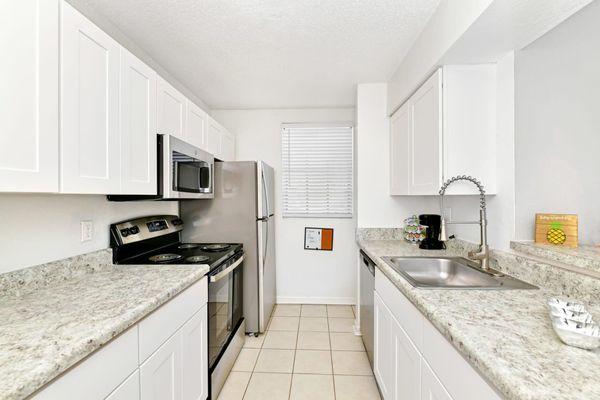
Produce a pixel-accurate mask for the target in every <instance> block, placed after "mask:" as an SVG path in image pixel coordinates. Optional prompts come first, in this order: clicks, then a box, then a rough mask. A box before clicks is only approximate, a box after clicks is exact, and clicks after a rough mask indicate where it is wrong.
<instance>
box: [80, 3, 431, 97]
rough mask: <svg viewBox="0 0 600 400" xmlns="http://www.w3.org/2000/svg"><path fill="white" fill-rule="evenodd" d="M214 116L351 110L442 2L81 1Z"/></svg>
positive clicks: (394, 63)
mask: <svg viewBox="0 0 600 400" xmlns="http://www.w3.org/2000/svg"><path fill="white" fill-rule="evenodd" d="M81 2H82V3H85V4H86V5H88V6H90V7H92V8H94V9H95V10H96V11H97V12H99V13H101V14H103V15H104V16H105V17H107V18H108V19H109V20H110V21H111V22H113V23H114V24H115V25H116V26H117V27H118V28H119V29H120V30H121V31H123V33H125V34H126V35H127V36H129V38H131V39H132V40H133V41H134V42H136V44H138V45H139V46H140V47H141V48H143V49H144V50H145V51H146V52H147V53H148V54H149V55H150V56H151V57H152V58H153V59H154V60H155V61H156V62H158V63H159V64H160V65H161V66H162V67H164V68H165V69H166V70H167V71H169V73H171V74H172V75H173V76H174V77H175V78H176V79H178V80H179V81H180V82H181V83H183V84H184V85H185V86H187V87H188V88H189V89H190V90H191V91H192V92H193V93H194V94H196V95H197V96H198V97H200V98H202V99H203V100H204V101H205V102H206V103H207V104H208V105H209V106H210V107H211V108H213V109H219V108H296V107H297V108H300V107H343V106H352V105H354V103H355V100H354V97H355V85H356V84H357V83H360V82H381V81H387V80H388V79H389V78H390V76H391V75H392V73H393V72H394V70H395V69H396V67H397V66H398V65H399V64H400V61H401V60H402V58H403V57H404V55H405V54H406V52H407V51H408V49H409V48H410V46H411V44H412V43H413V41H414V40H415V39H416V37H417V36H418V34H419V33H420V32H421V30H422V29H423V27H424V26H425V23H426V22H427V20H428V19H429V17H430V16H431V14H432V13H433V11H434V10H435V8H436V7H437V5H438V3H439V0H176V1H175V0H172V1H166V0H81Z"/></svg>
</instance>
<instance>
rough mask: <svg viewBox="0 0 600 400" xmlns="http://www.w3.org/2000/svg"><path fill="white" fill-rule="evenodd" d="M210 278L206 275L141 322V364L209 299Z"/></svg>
mask: <svg viewBox="0 0 600 400" xmlns="http://www.w3.org/2000/svg"><path fill="white" fill-rule="evenodd" d="M207 285H208V278H207V277H204V278H202V279H201V280H199V281H198V282H196V283H194V284H193V285H192V286H190V287H189V288H188V289H186V290H184V291H183V292H182V293H180V294H179V295H177V296H176V297H175V298H173V299H172V300H171V301H169V302H167V303H166V304H164V305H163V306H162V307H160V308H159V309H158V310H156V311H154V312H153V313H152V314H150V315H149V316H148V317H146V318H145V319H143V320H142V321H141V322H140V323H139V334H140V364H141V363H143V362H144V361H145V360H146V359H147V358H148V357H149V356H150V355H151V354H152V353H154V351H156V349H158V348H159V347H160V345H161V344H163V343H164V342H165V341H166V340H167V339H168V338H169V337H170V336H171V335H172V334H173V333H175V331H177V330H178V329H179V328H180V327H181V326H183V324H185V322H186V321H187V320H188V319H190V318H191V317H192V315H194V314H195V313H196V312H198V310H200V309H201V308H202V307H203V306H205V305H206V302H207V301H208V286H207Z"/></svg>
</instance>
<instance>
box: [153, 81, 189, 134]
mask: <svg viewBox="0 0 600 400" xmlns="http://www.w3.org/2000/svg"><path fill="white" fill-rule="evenodd" d="M186 104H187V99H186V97H185V96H184V95H183V94H181V93H180V92H179V91H178V90H177V89H175V88H174V87H173V86H171V85H170V84H169V83H168V82H167V81H165V80H164V79H162V78H161V77H160V76H159V77H158V79H157V83H156V107H157V115H156V125H157V131H158V133H163V134H169V135H173V136H175V137H178V138H179V139H182V140H185V138H186V132H185V126H186Z"/></svg>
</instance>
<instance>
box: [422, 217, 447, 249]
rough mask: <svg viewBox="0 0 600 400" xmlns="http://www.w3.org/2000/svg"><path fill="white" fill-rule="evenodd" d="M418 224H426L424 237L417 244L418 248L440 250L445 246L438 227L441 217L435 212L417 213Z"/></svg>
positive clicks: (440, 224) (440, 223) (439, 226)
mask: <svg viewBox="0 0 600 400" xmlns="http://www.w3.org/2000/svg"><path fill="white" fill-rule="evenodd" d="M419 224H420V225H423V226H426V227H427V229H426V230H425V239H423V241H422V242H421V243H420V244H419V248H420V249H425V250H442V249H445V248H446V245H445V244H444V242H442V241H441V240H440V229H441V226H442V217H441V216H440V215H437V214H421V215H419Z"/></svg>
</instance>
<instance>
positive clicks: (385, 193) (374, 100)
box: [356, 83, 440, 228]
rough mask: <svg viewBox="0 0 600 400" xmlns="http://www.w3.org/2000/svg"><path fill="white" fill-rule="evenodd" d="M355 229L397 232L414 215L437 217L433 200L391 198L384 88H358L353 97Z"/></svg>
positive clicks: (368, 86)
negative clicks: (428, 214)
mask: <svg viewBox="0 0 600 400" xmlns="http://www.w3.org/2000/svg"><path fill="white" fill-rule="evenodd" d="M356 96H357V98H356V145H357V151H356V156H357V157H356V158H357V171H356V176H357V188H358V192H357V210H358V211H357V219H358V220H357V225H358V227H359V228H375V227H378V228H397V227H401V226H403V221H404V219H405V218H407V217H409V216H411V215H413V214H424V213H435V214H439V209H440V208H439V201H438V198H437V197H436V196H390V195H389V187H390V184H389V182H390V152H389V148H390V139H389V118H388V116H387V84H385V83H370V84H360V85H358V88H357V93H356Z"/></svg>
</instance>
